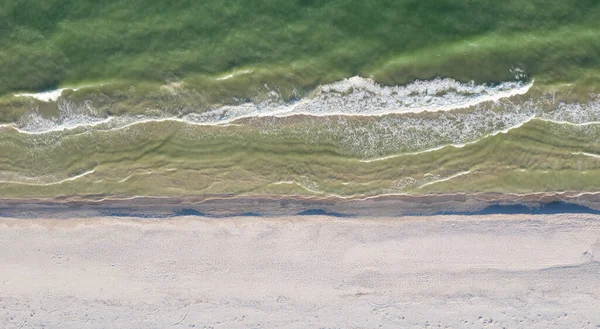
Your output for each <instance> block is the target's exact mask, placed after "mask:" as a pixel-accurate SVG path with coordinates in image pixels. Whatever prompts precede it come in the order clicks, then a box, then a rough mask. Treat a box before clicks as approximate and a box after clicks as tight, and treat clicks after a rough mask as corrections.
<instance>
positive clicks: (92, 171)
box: [0, 169, 96, 186]
mask: <svg viewBox="0 0 600 329" xmlns="http://www.w3.org/2000/svg"><path fill="white" fill-rule="evenodd" d="M95 171H96V170H95V169H92V170H90V171H86V172H84V173H81V174H79V175H76V176H73V177H69V178H65V179H63V180H60V181H57V182H51V183H28V182H15V181H0V184H17V185H30V186H51V185H59V184H62V183H66V182H71V181H74V180H76V179H79V178H82V177H85V176H87V175H90V174H93V173H94V172H95Z"/></svg>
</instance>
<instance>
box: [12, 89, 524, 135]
mask: <svg viewBox="0 0 600 329" xmlns="http://www.w3.org/2000/svg"><path fill="white" fill-rule="evenodd" d="M532 85H533V81H531V82H520V81H511V82H503V83H500V84H497V85H494V86H490V85H477V84H475V83H473V82H471V83H461V82H458V81H456V80H453V79H449V78H445V79H442V78H437V79H434V80H429V81H415V82H414V83H411V84H408V85H406V86H382V85H379V84H378V83H376V82H375V81H374V80H372V79H368V78H361V77H353V78H349V79H345V80H342V81H338V82H334V83H331V84H327V85H323V86H320V87H318V88H316V89H315V90H314V91H313V92H311V93H309V94H308V95H307V96H306V97H304V98H302V99H300V100H297V101H292V102H283V101H282V100H281V98H280V97H279V95H277V94H276V93H275V92H273V93H272V95H271V96H272V97H271V98H270V99H268V100H266V101H263V102H260V103H252V102H248V103H243V104H239V105H233V106H222V107H218V108H214V109H211V110H208V111H206V112H203V113H189V114H185V115H180V116H162V117H161V116H144V115H138V116H122V117H106V116H104V117H102V116H97V115H96V114H95V113H94V111H93V109H90V108H91V106H89V104H86V106H80V108H81V109H79V110H78V109H77V108H78V107H77V106H75V105H74V104H73V103H70V102H69V101H67V100H64V99H62V98H61V97H60V93H62V90H64V89H59V90H56V91H52V92H48V93H41V94H20V95H21V96H31V97H36V98H38V99H43V100H52V99H54V98H53V97H56V96H57V95H58V98H56V99H57V100H58V101H59V104H58V105H59V109H60V111H61V113H60V115H59V116H57V117H53V118H44V117H42V116H41V115H39V114H38V113H36V112H32V113H29V114H27V115H26V116H24V117H23V118H21V120H19V122H17V123H15V124H14V125H13V127H14V128H15V129H18V130H19V131H20V132H23V133H46V132H52V131H60V130H65V129H75V128H78V127H90V126H100V125H102V127H99V128H101V129H114V128H119V127H124V126H131V125H133V124H136V123H144V122H148V121H165V120H174V121H184V122H186V123H190V124H202V125H223V124H228V123H232V122H233V121H235V120H238V119H242V118H251V117H287V116H294V115H310V116H338V115H342V116H344V115H345V116H383V115H388V114H398V113H418V112H423V111H432V112H436V111H450V110H455V109H462V108H468V107H471V106H475V105H478V104H481V103H485V102H490V101H498V100H501V99H504V98H509V97H512V96H516V95H522V94H525V93H527V91H528V90H529V89H530V88H531V86H532ZM73 90H76V89H73ZM42 94H43V95H42ZM33 95H35V96H33Z"/></svg>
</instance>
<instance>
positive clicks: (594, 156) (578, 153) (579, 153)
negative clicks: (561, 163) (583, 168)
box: [571, 152, 600, 158]
mask: <svg viewBox="0 0 600 329" xmlns="http://www.w3.org/2000/svg"><path fill="white" fill-rule="evenodd" d="M571 154H574V155H585V156H588V157H592V158H600V155H599V154H594V153H587V152H572V153H571Z"/></svg>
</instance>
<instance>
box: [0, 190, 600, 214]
mask: <svg viewBox="0 0 600 329" xmlns="http://www.w3.org/2000/svg"><path fill="white" fill-rule="evenodd" d="M599 211H600V193H595V192H589V193H586V192H557V193H528V194H509V193H473V194H466V193H457V194H423V195H414V194H413V195H409V194H406V195H378V196H368V197H364V196H357V197H347V198H346V197H337V196H322V197H321V196H308V197H307V196H289V195H279V196H277V195H256V196H252V195H248V196H206V197H201V196H186V197H151V196H140V197H117V196H72V197H56V198H18V199H10V198H4V199H0V217H24V218H26V217H28V216H30V215H31V216H34V217H40V216H50V217H52V216H57V217H73V215H74V217H94V216H116V217H158V218H160V217H178V216H185V215H196V216H206V217H227V216H267V217H269V216H293V215H329V216H334V217H355V216H363V217H364V216H367V217H394V216H419V215H421V216H426V215H444V214H450V215H452V214H456V215H477V214H479V215H487V214H554V213H590V214H595V213H599Z"/></svg>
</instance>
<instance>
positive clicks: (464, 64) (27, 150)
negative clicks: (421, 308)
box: [0, 0, 600, 196]
mask: <svg viewBox="0 0 600 329" xmlns="http://www.w3.org/2000/svg"><path fill="white" fill-rule="evenodd" d="M598 22H600V2H597V1H592V0H563V1H558V0H556V1H539V0H519V1H512V0H510V1H487V0H469V1H468V0H458V1H457V0H436V1H433V0H421V1H416V0H396V1H386V0H373V1H351V0H332V1H324V0H298V1H295V0H293V1H280V0H257V1H238V0H232V1H212V0H210V1H172V2H168V3H167V2H164V1H150V0H145V1H142V0H131V1H84V0H80V1H72V0H71V1H69V0H47V1H17V0H4V1H2V2H1V3H0V123H3V125H2V126H0V195H1V196H36V195H38V196H39V195H44V196H53V195H71V194H117V195H186V194H194V195H197V194H200V195H213V194H264V193H268V194H339V195H370V194H381V193H430V192H448V191H468V192H478V191H495V192H532V191H562V190H582V191H594V190H596V189H597V188H600V181H599V179H600V178H599V177H600V176H598V175H599V171H598V170H600V160H598V159H600V156H598V155H599V154H600V146H599V145H600V139H599V138H600V137H598V136H600V135H598V132H597V129H598V127H597V123H598V122H600V97H599V96H598V94H600V93H599V91H598V90H599V89H598V88H600V23H598ZM352 77H361V78H352ZM349 78H352V79H350V80H345V79H349ZM58 88H75V89H77V88H81V89H77V90H70V89H66V90H64V91H63V92H62V94H61V92H60V91H59V92H58V94H56V96H55V97H53V98H52V99H36V98H35V97H27V96H17V95H20V94H23V93H27V94H35V93H39V92H44V91H50V90H54V89H58ZM38 98H39V97H38ZM444 146H446V147H444Z"/></svg>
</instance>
